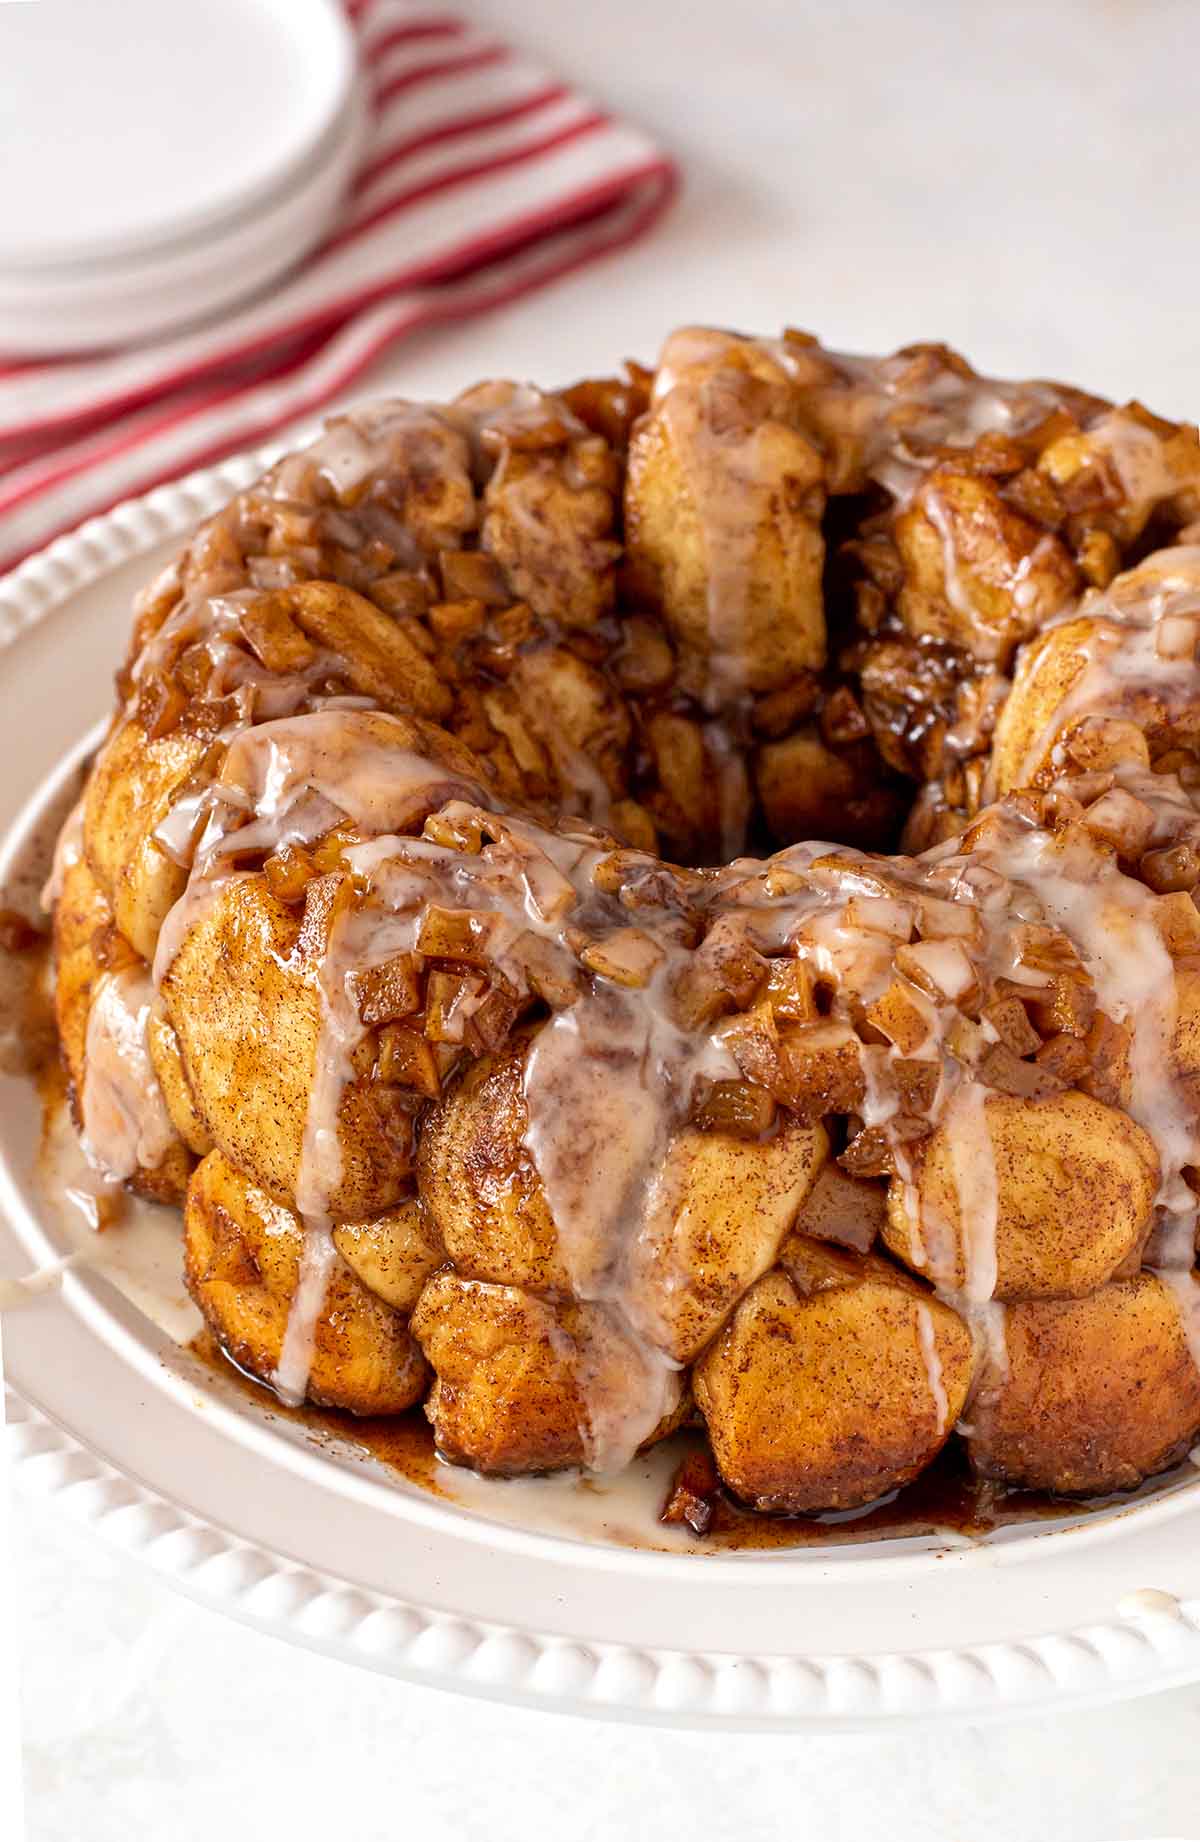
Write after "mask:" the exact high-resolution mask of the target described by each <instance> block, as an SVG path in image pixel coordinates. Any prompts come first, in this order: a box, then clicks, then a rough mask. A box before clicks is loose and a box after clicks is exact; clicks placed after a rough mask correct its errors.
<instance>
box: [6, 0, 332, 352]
mask: <svg viewBox="0 0 1200 1842" xmlns="http://www.w3.org/2000/svg"><path fill="white" fill-rule="evenodd" d="M362 119H363V111H362V103H361V97H360V94H359V89H358V83H357V71H356V63H355V52H354V41H353V37H352V35H351V33H350V30H349V28H348V26H347V24H346V19H345V15H344V13H343V11H342V9H341V7H340V6H339V5H338V4H337V0H7V3H6V0H0V174H2V175H3V182H2V183H0V353H3V354H4V355H6V356H12V355H29V356H38V355H46V354H53V353H65V352H73V351H81V350H86V349H88V348H95V347H100V346H112V345H119V344H126V343H128V342H130V341H132V340H140V339H150V338H154V337H156V336H159V335H162V334H164V333H167V332H169V331H172V330H174V329H175V328H177V327H180V326H185V325H190V324H192V323H196V322H199V321H201V320H204V319H207V318H209V317H210V316H212V315H214V314H217V313H220V312H221V311H222V310H224V309H227V308H228V307H230V306H231V305H232V304H233V303H234V302H235V301H239V300H242V299H245V298H249V297H250V296H251V295H253V294H255V293H259V292H261V291H262V290H263V289H264V288H265V287H267V285H268V284H269V283H270V282H271V281H272V280H273V279H274V278H275V277H276V276H278V275H279V274H281V273H282V272H283V271H284V270H285V269H288V268H290V267H292V266H293V265H294V264H295V263H296V262H298V261H299V260H300V258H301V257H302V256H304V255H305V254H306V252H307V251H308V250H310V249H311V248H312V247H313V245H314V244H315V243H316V242H317V241H318V240H319V239H320V238H321V236H322V235H323V234H324V232H325V231H326V230H327V229H328V228H329V226H330V223H331V221H332V219H333V217H334V216H335V214H336V212H337V209H338V205H339V203H340V200H341V198H342V195H343V193H344V192H345V189H346V185H347V183H348V180H349V178H350V175H351V173H352V171H353V168H354V163H355V159H356V156H357V153H358V149H359V144H360V137H361V129H362Z"/></svg>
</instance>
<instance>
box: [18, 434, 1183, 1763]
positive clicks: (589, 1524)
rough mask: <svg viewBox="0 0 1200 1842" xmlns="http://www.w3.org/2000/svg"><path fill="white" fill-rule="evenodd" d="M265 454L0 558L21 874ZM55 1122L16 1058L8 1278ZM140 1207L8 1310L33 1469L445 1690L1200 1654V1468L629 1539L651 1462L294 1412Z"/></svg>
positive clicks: (703, 1689)
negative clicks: (404, 1459) (952, 1510)
mask: <svg viewBox="0 0 1200 1842" xmlns="http://www.w3.org/2000/svg"><path fill="white" fill-rule="evenodd" d="M263 464H265V457H263V456H259V457H255V458H249V459H243V460H237V461H232V462H230V463H228V464H226V465H225V466H222V467H219V468H213V469H209V470H206V471H205V472H202V473H197V474H194V475H192V476H191V477H190V478H188V479H187V480H184V481H183V482H181V483H180V484H178V485H175V486H170V487H165V488H160V489H159V490H158V491H156V492H154V493H151V494H150V495H149V496H148V497H147V498H145V499H141V500H138V501H134V502H132V503H130V504H128V505H125V506H122V507H119V508H118V509H117V510H116V511H114V512H113V513H111V514H110V515H108V516H107V517H105V518H103V519H97V520H94V521H93V522H91V523H90V524H88V525H85V526H84V527H83V528H82V529H81V530H80V531H78V532H77V533H75V534H74V535H72V536H70V537H67V538H63V539H61V540H60V541H59V542H57V543H56V544H54V545H53V546H52V547H51V548H50V549H49V550H48V551H46V552H44V553H43V554H42V555H40V556H38V557H35V558H34V559H32V560H31V561H30V562H28V563H26V564H25V565H24V566H23V567H22V568H21V569H20V570H18V571H17V572H16V573H15V574H14V575H12V576H10V577H8V578H7V579H5V580H4V581H0V839H3V840H4V842H3V844H0V886H3V884H4V882H5V880H6V878H7V877H8V876H9V875H10V874H11V871H12V866H13V864H14V862H15V861H16V859H17V857H18V855H19V853H20V850H21V841H22V839H23V837H25V835H26V834H27V833H28V831H29V829H30V827H31V825H32V824H33V822H34V820H35V818H36V814H37V812H38V811H39V810H40V809H41V808H42V807H44V805H45V804H46V801H47V798H48V797H49V795H48V794H47V787H50V788H51V789H53V787H54V786H55V785H56V784H57V785H59V786H61V785H62V784H64V781H65V778H66V771H65V770H64V767H63V763H64V760H67V759H68V758H69V757H71V756H72V755H74V758H76V759H78V756H79V750H80V739H81V738H83V737H85V735H86V734H87V732H88V731H89V730H92V729H93V728H94V725H95V724H96V722H97V720H98V719H99V718H101V717H102V716H103V715H104V713H105V709H106V706H107V704H108V698H109V684H110V680H111V673H112V669H113V666H114V664H115V662H116V660H117V658H118V656H119V655H120V653H121V652H122V651H123V648H124V644H125V637H126V629H127V623H128V618H129V603H130V597H131V594H132V592H133V590H134V588H135V587H136V586H138V585H139V584H140V583H141V582H142V581H144V580H145V579H146V578H147V577H148V576H149V574H150V573H151V572H152V570H153V569H154V568H155V567H156V566H157V563H158V561H159V560H160V558H161V556H162V554H163V553H164V549H165V546H166V545H167V543H168V541H169V540H171V539H173V538H177V537H178V536H179V535H180V534H181V533H183V532H184V531H186V530H187V529H188V527H189V526H190V525H192V524H193V523H194V522H195V521H196V520H197V519H198V518H200V517H202V516H203V515H205V514H206V513H208V512H210V511H212V510H214V509H216V508H217V507H218V506H219V505H220V504H222V503H223V502H224V501H225V500H226V499H227V498H228V497H229V495H230V494H231V493H232V492H234V491H235V490H237V488H238V487H240V486H242V485H244V484H246V483H247V482H248V481H249V480H250V479H251V478H252V477H254V475H255V474H256V473H257V472H258V471H259V470H260V468H261V466H262V465H263ZM38 1133H39V1118H38V1108H37V1103H36V1099H35V1096H34V1093H33V1090H32V1088H31V1087H30V1086H29V1084H28V1083H26V1082H23V1081H18V1080H15V1079H12V1078H10V1077H5V1076H0V1279H15V1278H19V1277H21V1276H23V1275H25V1274H28V1273H29V1272H30V1271H31V1270H32V1269H35V1268H38V1267H43V1266H45V1265H47V1264H48V1263H50V1262H52V1261H54V1260H55V1259H57V1258H60V1257H61V1256H62V1255H63V1254H64V1253H67V1252H69V1251H70V1250H71V1249H72V1246H73V1245H74V1244H75V1243H77V1242H78V1239H79V1232H78V1231H73V1230H71V1229H69V1228H68V1227H67V1226H66V1224H65V1220H64V1219H63V1218H61V1217H60V1216H59V1214H58V1213H57V1212H55V1211H54V1210H52V1209H51V1208H50V1207H49V1206H48V1205H47V1203H46V1201H45V1199H44V1197H42V1196H41V1195H40V1194H39V1191H38V1188H37V1185H36V1182H35V1164H36V1152H37V1143H38ZM147 1216H148V1217H149V1218H150V1219H147V1220H143V1221H141V1222H139V1224H138V1225H137V1226H136V1227H135V1228H134V1229H132V1230H130V1231H129V1234H128V1236H127V1237H126V1238H125V1239H124V1240H122V1242H121V1243H120V1244H119V1245H118V1241H117V1236H125V1233H126V1231H125V1230H123V1229H118V1230H114V1231H112V1233H111V1234H110V1235H109V1236H107V1237H102V1241H103V1242H104V1244H105V1245H104V1251H105V1252H106V1253H107V1256H108V1257H107V1259H106V1261H105V1263H104V1265H102V1266H100V1267H97V1268H92V1267H88V1266H76V1267H73V1268H71V1269H69V1270H67V1271H66V1272H65V1273H64V1274H63V1276H62V1279H61V1283H60V1284H58V1285H57V1286H53V1287H51V1288H49V1289H47V1290H45V1291H43V1292H41V1293H39V1294H37V1295H35V1296H33V1297H31V1298H30V1300H29V1302H27V1303H25V1304H23V1305H22V1306H21V1307H20V1308H18V1309H13V1310H10V1311H8V1312H6V1313H5V1314H4V1318H3V1354H4V1361H5V1365H6V1371H7V1378H8V1384H9V1387H8V1395H7V1407H8V1419H9V1429H8V1440H9V1446H10V1450H11V1453H12V1457H13V1460H14V1472H15V1477H16V1480H17V1482H18V1484H19V1485H21V1486H23V1487H25V1488H28V1489H29V1490H31V1491H40V1492H42V1493H44V1494H47V1495H50V1496H54V1497H56V1498H57V1499H58V1501H59V1502H60V1503H61V1505H62V1507H63V1508H64V1510H67V1511H68V1512H70V1513H72V1514H74V1515H76V1516H77V1517H79V1518H80V1519H81V1520H83V1521H85V1522H87V1523H89V1524H90V1525H92V1526H94V1527H95V1529H96V1530H97V1532H98V1533H99V1534H101V1535H102V1536H103V1537H104V1538H105V1539H107V1540H109V1541H110V1542H113V1543H115V1544H117V1545H119V1546H120V1547H122V1548H124V1549H126V1550H127V1551H128V1552H130V1553H131V1554H134V1555H136V1556H137V1557H139V1558H140V1559H141V1560H143V1561H145V1562H147V1563H148V1564H149V1565H150V1566H152V1567H154V1568H155V1569H156V1570H157V1571H158V1572H160V1573H162V1574H163V1575H164V1576H166V1577H167V1578H168V1579H169V1580H170V1581H171V1582H172V1583H174V1584H175V1585H177V1586H179V1587H180V1588H181V1589H182V1590H184V1591H186V1592H188V1593H190V1594H192V1595H194V1596H195V1597H197V1598H199V1599H202V1600H204V1601H205V1602H207V1603H209V1604H211V1605H214V1606H217V1607H219V1608H221V1609H223V1610H225V1611H227V1612H229V1613H230V1614H231V1615H233V1616H235V1617H238V1618H241V1619H243V1620H245V1621H246V1622H248V1623H251V1624H254V1625H257V1626H259V1627H261V1628H263V1629H266V1630H269V1631H271V1632H273V1633H274V1634H276V1635H278V1636H280V1637H284V1638H286V1639H288V1640H290V1641H292V1642H296V1643H300V1644H305V1645H309V1646H311V1647H313V1648H316V1649H320V1650H325V1651H328V1652H330V1653H331V1654H333V1655H336V1656H338V1657H341V1658H342V1659H344V1660H346V1661H352V1662H357V1663H360V1664H363V1665H365V1666H367V1667H370V1668H373V1669H378V1670H381V1671H385V1672H388V1673H391V1674H395V1675H400V1676H404V1677H407V1678H410V1679H413V1680H417V1681H422V1682H426V1683H429V1684H432V1685H435V1686H438V1687H443V1688H454V1689H458V1690H460V1691H465V1692H469V1693H474V1694H480V1695H490V1696H494V1697H497V1698H499V1699H503V1700H508V1701H514V1702H522V1703H527V1704H532V1705H537V1706H541V1707H546V1708H554V1709H559V1710H564V1711H572V1712H577V1713H591V1714H604V1715H615V1716H622V1717H626V1718H640V1719H644V1720H650V1721H659V1722H669V1723H673V1724H679V1725H692V1726H710V1727H715V1728H744V1729H766V1730H771V1729H774V1730H788V1729H796V1728H805V1727H807V1728H814V1727H816V1728H826V1729H828V1728H833V1727H865V1726H871V1725H875V1724H880V1723H885V1722H903V1721H918V1720H934V1719H971V1720H978V1719H981V1718H984V1717H987V1716H991V1715H996V1714H1000V1713H1004V1712H1006V1711H1011V1710H1016V1709H1032V1708H1036V1707H1049V1706H1051V1705H1053V1706H1055V1707H1061V1706H1064V1705H1067V1704H1071V1705H1080V1704H1084V1703H1096V1702H1101V1701H1105V1700H1109V1699H1112V1698H1115V1697H1117V1696H1120V1695H1124V1694H1135V1693H1143V1692H1146V1691H1148V1690H1151V1689H1157V1688H1164V1687H1167V1686H1169V1685H1171V1684H1174V1683H1179V1682H1183V1681H1187V1680H1191V1679H1194V1678H1196V1677H1200V1476H1197V1477H1196V1478H1194V1479H1193V1477H1192V1476H1191V1474H1190V1473H1189V1472H1187V1471H1186V1469H1185V1473H1184V1475H1182V1476H1181V1477H1177V1478H1175V1479H1174V1480H1172V1481H1171V1482H1170V1483H1169V1484H1168V1485H1166V1486H1164V1487H1163V1489H1162V1490H1160V1491H1159V1493H1158V1494H1156V1495H1154V1496H1151V1497H1149V1498H1147V1499H1144V1500H1142V1501H1140V1502H1138V1503H1136V1504H1133V1505H1129V1506H1125V1507H1122V1508H1121V1509H1119V1510H1115V1511H1112V1512H1098V1513H1093V1514H1091V1515H1089V1516H1087V1517H1079V1518H1075V1519H1064V1520H1063V1521H1061V1522H1053V1523H1047V1522H1039V1523H1034V1524H1027V1525H1022V1526H1018V1527H1016V1528H1015V1529H1014V1528H1008V1529H1004V1530H1000V1531H997V1533H996V1534H995V1535H994V1536H990V1537H988V1538H987V1539H986V1540H984V1541H981V1542H977V1543H968V1542H966V1541H965V1540H964V1539H963V1538H961V1537H953V1536H947V1537H945V1538H941V1539H928V1540H914V1539H906V1540H894V1539H893V1540H884V1541H876V1542H873V1543H861V1544H858V1545H855V1546H850V1547H846V1546H843V1547H807V1548H803V1549H794V1550H776V1551H767V1552H747V1553H720V1552H717V1553H707V1554H706V1553H704V1552H702V1551H699V1550H691V1551H688V1550H687V1544H686V1542H685V1541H684V1540H683V1539H682V1538H678V1537H676V1538H675V1542H674V1546H673V1547H668V1548H666V1549H665V1550H664V1549H662V1548H655V1547H652V1546H648V1545H643V1546H637V1545H630V1543H629V1541H628V1540H622V1539H619V1538H620V1537H622V1536H625V1537H629V1536H632V1537H633V1538H634V1539H635V1540H641V1541H642V1542H643V1543H655V1542H662V1541H663V1540H664V1536H663V1532H662V1531H661V1530H659V1529H658V1528H657V1527H656V1524H655V1522H654V1508H655V1506H656V1503H657V1501H658V1499H659V1493H660V1491H661V1485H662V1478H661V1475H658V1476H652V1475H650V1474H651V1473H653V1472H654V1469H655V1468H654V1465H653V1463H648V1464H647V1466H646V1467H645V1469H644V1470H642V1471H635V1472H633V1473H631V1474H630V1476H629V1477H628V1478H627V1479H626V1480H624V1481H623V1482H622V1483H620V1484H617V1485H614V1486H613V1487H611V1488H588V1489H580V1488H579V1487H577V1486H576V1485H574V1484H573V1483H572V1482H570V1481H562V1480H558V1481H547V1482H541V1483H510V1484H499V1483H492V1484H487V1483H484V1482H483V1481H482V1480H479V1479H474V1478H471V1477H469V1476H465V1475H464V1474H462V1473H449V1472H447V1474H446V1486H445V1491H446V1494H444V1495H439V1496H433V1495H430V1494H429V1493H427V1492H425V1491H422V1490H420V1489H418V1488H416V1487H415V1486H412V1485H409V1484H406V1483H404V1482H403V1481H400V1480H398V1479H397V1478H396V1476H395V1475H394V1474H393V1473H389V1472H386V1471H385V1470H384V1469H383V1468H382V1467H380V1466H378V1465H376V1464H375V1463H374V1461H372V1460H369V1459H365V1458H363V1457H362V1456H361V1454H358V1455H355V1454H354V1453H352V1452H351V1451H349V1450H348V1449H346V1448H344V1447H343V1448H339V1447H337V1446H335V1445H331V1444H329V1443H328V1442H322V1441H320V1440H318V1439H317V1438H316V1437H315V1436H314V1435H313V1434H312V1432H311V1431H310V1430H309V1429H307V1428H305V1427H304V1426H302V1425H298V1424H296V1423H294V1422H292V1421H288V1420H286V1419H284V1418H280V1417H278V1416H272V1415H271V1414H270V1412H269V1411H268V1410H267V1408H266V1407H265V1406H263V1405H260V1404H258V1403H257V1402H255V1401H253V1400H251V1399H249V1398H248V1397H247V1395H246V1393H245V1392H244V1391H243V1390H241V1389H239V1388H237V1387H235V1386H234V1385H232V1384H231V1383H227V1382H225V1381H223V1380H222V1379H221V1378H220V1377H219V1376H217V1375H216V1374H214V1373H213V1372H212V1371H211V1370H209V1369H208V1368H206V1367H205V1366H204V1365H202V1364H200V1363H198V1362H197V1361H196V1360H195V1358H194V1357H192V1356H191V1355H189V1354H188V1352H187V1351H186V1350H185V1349H183V1348H182V1347H181V1346H180V1344H179V1343H178V1342H177V1341H175V1335H183V1336H186V1335H187V1334H188V1332H189V1329H190V1327H191V1324H192V1321H193V1320H192V1318H191V1317H190V1316H189V1313H190V1309H191V1308H190V1306H188V1304H187V1302H186V1300H185V1299H184V1298H183V1293H182V1282H181V1280H180V1277H179V1271H178V1259H177V1239H176V1237H177V1233H178V1230H177V1227H175V1226H173V1225H172V1224H173V1221H174V1218H173V1217H171V1216H170V1215H167V1214H163V1213H158V1212H147ZM659 1469H660V1471H661V1466H660V1468H659Z"/></svg>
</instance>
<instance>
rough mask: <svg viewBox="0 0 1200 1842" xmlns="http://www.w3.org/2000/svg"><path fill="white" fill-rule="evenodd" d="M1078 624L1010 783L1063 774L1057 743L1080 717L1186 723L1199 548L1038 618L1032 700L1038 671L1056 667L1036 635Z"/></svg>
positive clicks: (1192, 688)
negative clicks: (1061, 673) (1061, 674)
mask: <svg viewBox="0 0 1200 1842" xmlns="http://www.w3.org/2000/svg"><path fill="white" fill-rule="evenodd" d="M1084 621H1087V622H1088V623H1089V625H1088V626H1087V627H1086V628H1084V629H1082V630H1081V631H1080V632H1079V633H1078V634H1077V636H1076V637H1075V638H1074V641H1073V646H1074V656H1075V658H1076V659H1077V660H1078V667H1077V670H1076V672H1075V675H1074V677H1073V679H1072V681H1071V683H1070V685H1069V688H1068V689H1067V691H1066V695H1065V696H1061V695H1060V696H1058V697H1057V699H1056V701H1055V704H1054V708H1053V711H1052V713H1051V715H1050V716H1049V718H1048V719H1047V722H1046V724H1045V725H1044V726H1043V728H1042V729H1041V730H1039V731H1038V732H1037V733H1036V734H1035V735H1034V736H1032V737H1031V739H1030V741H1029V743H1028V745H1027V747H1026V749H1025V753H1024V757H1023V759H1022V762H1021V767H1020V771H1019V773H1018V775H1017V777H1016V778H1017V783H1018V784H1019V785H1021V786H1032V785H1035V784H1039V783H1040V782H1042V781H1044V780H1045V778H1046V776H1047V772H1048V771H1054V770H1057V771H1058V772H1063V771H1065V768H1066V766H1067V763H1066V761H1065V758H1064V752H1063V748H1064V743H1065V742H1066V741H1067V740H1068V739H1069V738H1070V736H1071V735H1072V733H1073V732H1074V731H1075V730H1076V729H1077V728H1078V727H1079V726H1080V725H1081V724H1082V723H1085V722H1086V721H1087V720H1088V719H1103V718H1105V717H1109V716H1112V715H1114V714H1120V715H1122V716H1125V715H1129V716H1133V717H1135V718H1136V719H1137V720H1139V722H1140V723H1142V724H1144V725H1145V726H1146V727H1150V726H1154V727H1161V726H1164V725H1166V724H1169V723H1172V722H1178V721H1180V720H1181V719H1191V720H1192V721H1194V719H1195V706H1196V648H1197V643H1198V642H1200V545H1196V544H1179V545H1176V546H1174V547H1173V548H1171V549H1168V550H1158V551H1155V552H1154V554H1153V555H1152V556H1149V557H1147V558H1146V560H1145V562H1143V563H1141V564H1139V566H1138V567H1137V568H1136V569H1131V570H1128V571H1127V572H1126V573H1125V574H1124V575H1121V576H1117V577H1116V578H1115V580H1114V581H1113V582H1112V583H1111V585H1110V586H1109V587H1108V588H1107V589H1105V590H1103V591H1102V592H1101V591H1094V592H1092V593H1089V594H1087V595H1085V596H1084V598H1083V600H1082V601H1081V602H1080V603H1079V604H1078V606H1076V607H1073V608H1072V609H1070V610H1069V611H1068V612H1066V613H1064V614H1061V615H1059V616H1058V617H1057V618H1056V619H1055V620H1054V621H1051V622H1048V623H1047V624H1046V626H1045V627H1044V628H1043V630H1042V636H1039V641H1038V642H1037V643H1035V646H1034V648H1032V649H1031V652H1030V660H1031V663H1030V665H1029V667H1027V670H1026V677H1025V687H1024V688H1025V691H1026V694H1027V695H1028V696H1031V697H1036V693H1037V684H1038V679H1039V675H1040V674H1042V673H1045V672H1048V671H1050V670H1055V671H1057V670H1061V658H1060V654H1059V652H1058V651H1057V650H1056V648H1055V647H1054V644H1053V641H1052V640H1050V641H1047V640H1046V639H1045V638H1044V636H1045V635H1052V634H1053V633H1054V631H1055V630H1056V629H1057V628H1060V627H1063V626H1065V625H1066V624H1067V623H1068V622H1070V623H1075V622H1080V623H1082V622H1084ZM1189 638H1190V642H1191V643H1190V645H1189V644H1188V643H1187V642H1188V639H1189ZM1164 641H1165V642H1166V643H1165V645H1164ZM1172 648H1174V649H1175V650H1174V652H1173V651H1172ZM1139 698H1140V699H1141V700H1142V702H1141V703H1139V702H1138V700H1139Z"/></svg>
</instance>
